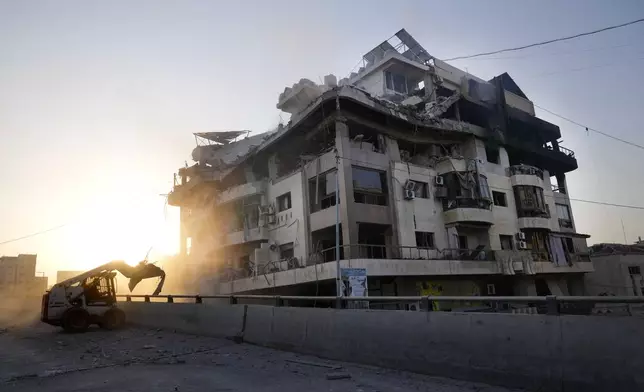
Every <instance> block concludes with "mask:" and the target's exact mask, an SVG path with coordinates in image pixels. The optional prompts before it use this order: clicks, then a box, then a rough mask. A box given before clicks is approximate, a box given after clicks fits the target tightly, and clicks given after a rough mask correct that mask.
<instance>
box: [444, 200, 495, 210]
mask: <svg viewBox="0 0 644 392" xmlns="http://www.w3.org/2000/svg"><path fill="white" fill-rule="evenodd" d="M455 208H479V209H482V210H490V209H492V200H489V199H473V198H456V199H444V200H443V211H449V210H453V209H455Z"/></svg>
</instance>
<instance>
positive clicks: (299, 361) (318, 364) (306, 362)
mask: <svg viewBox="0 0 644 392" xmlns="http://www.w3.org/2000/svg"><path fill="white" fill-rule="evenodd" d="M285 361H286V362H291V363H298V364H300V365H308V366H317V367H323V368H327V369H336V370H337V369H342V366H338V365H329V364H326V363H320V362H311V361H305V360H302V359H286V360H285Z"/></svg>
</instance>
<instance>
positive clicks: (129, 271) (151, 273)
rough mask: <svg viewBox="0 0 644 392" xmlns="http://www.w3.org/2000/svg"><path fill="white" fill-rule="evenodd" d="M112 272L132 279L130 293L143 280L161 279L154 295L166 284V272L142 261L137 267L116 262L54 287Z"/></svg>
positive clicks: (129, 285)
mask: <svg viewBox="0 0 644 392" xmlns="http://www.w3.org/2000/svg"><path fill="white" fill-rule="evenodd" d="M111 271H118V272H120V273H121V274H123V276H125V277H126V278H128V279H130V282H129V283H128V288H129V289H130V291H132V290H133V289H134V287H136V285H137V284H139V282H141V281H142V280H143V279H149V278H155V277H160V278H161V280H160V281H159V284H158V286H157V288H156V289H155V290H154V293H153V294H152V295H158V294H159V293H160V292H161V290H162V289H163V283H164V282H165V271H163V270H162V269H161V268H159V267H157V266H156V265H154V264H149V263H148V262H147V261H141V262H140V263H139V264H137V265H136V266H131V265H129V264H127V263H126V262H124V261H121V260H116V261H111V262H109V263H106V264H103V265H101V266H98V267H96V268H94V269H91V270H89V271H87V272H84V273H82V274H80V275H77V276H74V277H73V278H69V279H67V280H64V281H62V282H60V283H57V284H55V285H54V286H70V285H73V284H75V283H78V282H83V281H85V280H86V279H87V278H91V277H94V276H97V275H100V274H102V273H105V272H111Z"/></svg>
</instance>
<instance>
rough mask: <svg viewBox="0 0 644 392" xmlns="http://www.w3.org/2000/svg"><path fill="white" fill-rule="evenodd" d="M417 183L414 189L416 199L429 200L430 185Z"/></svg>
mask: <svg viewBox="0 0 644 392" xmlns="http://www.w3.org/2000/svg"><path fill="white" fill-rule="evenodd" d="M414 182H415V183H416V186H415V187H414V194H415V195H416V197H419V198H421V199H428V198H429V185H427V183H426V182H419V181H414Z"/></svg>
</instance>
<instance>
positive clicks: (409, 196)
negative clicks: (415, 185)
mask: <svg viewBox="0 0 644 392" xmlns="http://www.w3.org/2000/svg"><path fill="white" fill-rule="evenodd" d="M415 198H416V192H414V191H410V190H408V189H405V200H414V199H415Z"/></svg>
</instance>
